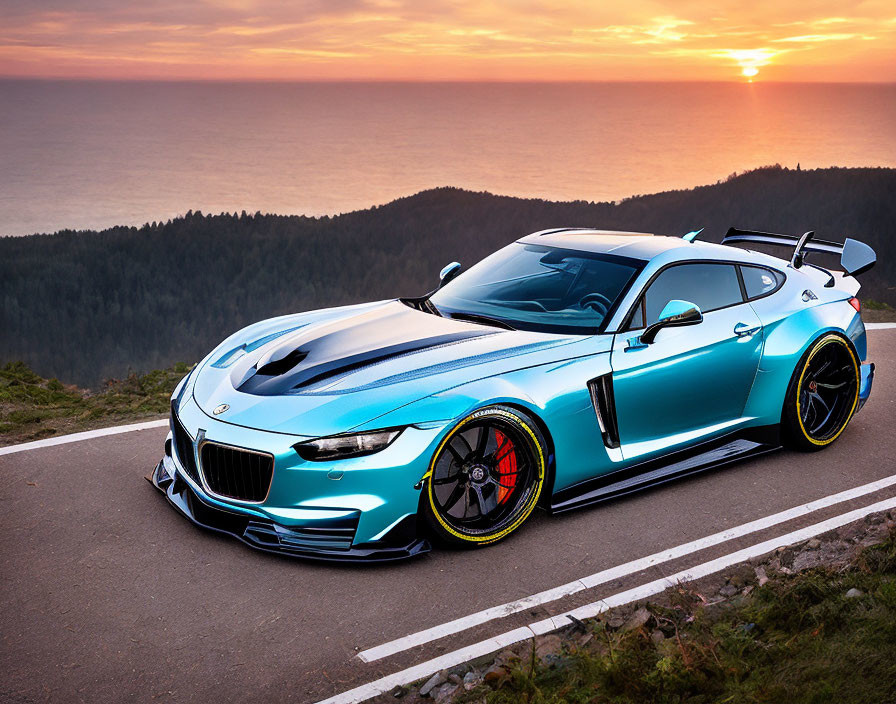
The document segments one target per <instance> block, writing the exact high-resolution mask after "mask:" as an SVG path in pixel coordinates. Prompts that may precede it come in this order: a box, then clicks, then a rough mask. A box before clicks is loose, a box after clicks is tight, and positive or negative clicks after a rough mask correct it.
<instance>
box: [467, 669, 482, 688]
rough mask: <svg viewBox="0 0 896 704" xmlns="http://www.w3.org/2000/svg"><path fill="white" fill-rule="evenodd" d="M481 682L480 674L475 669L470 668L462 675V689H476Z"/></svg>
mask: <svg viewBox="0 0 896 704" xmlns="http://www.w3.org/2000/svg"><path fill="white" fill-rule="evenodd" d="M481 684H482V675H481V674H480V673H478V672H476V670H471V671H470V672H468V673H467V674H465V675H464V689H465V690H467V691H468V692H469V691H470V690H471V689H476V687H478V686H479V685H481Z"/></svg>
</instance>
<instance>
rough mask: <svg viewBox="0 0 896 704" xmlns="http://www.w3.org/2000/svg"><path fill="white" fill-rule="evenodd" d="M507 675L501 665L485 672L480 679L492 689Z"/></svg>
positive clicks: (496, 665)
mask: <svg viewBox="0 0 896 704" xmlns="http://www.w3.org/2000/svg"><path fill="white" fill-rule="evenodd" d="M508 674H509V673H508V671H507V668H505V667H504V666H503V665H498V664H495V665H492V666H491V667H490V668H489V669H488V670H487V671H486V673H485V675H483V677H482V679H483V681H484V682H485V683H486V684H487V685H489V686H490V687H493V686H495V685H497V684H498V683H499V682H501V680H503V679H504V678H505V677H507V675H508Z"/></svg>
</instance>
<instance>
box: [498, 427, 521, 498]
mask: <svg viewBox="0 0 896 704" xmlns="http://www.w3.org/2000/svg"><path fill="white" fill-rule="evenodd" d="M505 441H506V444H505ZM495 442H496V443H498V447H499V448H501V455H500V457H501V459H500V460H498V474H500V475H501V476H500V478H499V479H498V503H499V504H503V503H504V502H505V501H506V500H507V497H508V496H510V492H512V491H513V487H515V486H516V478H517V476H518V475H517V473H516V451H515V450H514V449H513V442H512V441H511V440H510V438H508V437H507V436H506V435H504V433H502V432H501V431H500V430H497V429H496V430H495ZM502 446H503V447H502Z"/></svg>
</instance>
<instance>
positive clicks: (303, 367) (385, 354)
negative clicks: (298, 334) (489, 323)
mask: <svg viewBox="0 0 896 704" xmlns="http://www.w3.org/2000/svg"><path fill="white" fill-rule="evenodd" d="M495 334H498V333H497V332H493V331H485V330H483V331H479V330H465V331H458V332H452V333H446V334H442V335H434V336H431V337H426V338H422V339H417V340H408V341H405V342H401V343H398V344H394V345H387V346H384V347H379V348H376V349H371V350H367V351H364V352H360V353H358V354H353V355H350V356H347V357H341V358H339V359H334V360H330V361H327V362H322V363H319V364H303V362H304V361H305V359H306V357H309V356H310V357H313V356H314V355H313V352H314V347H315V342H316V341H310V342H307V343H305V344H304V345H302V346H301V347H299V348H297V349H295V350H293V351H291V352H290V353H289V354H288V355H287V356H286V357H284V358H283V359H282V360H280V361H278V362H273V363H269V364H266V365H264V366H262V367H261V368H260V369H258V370H257V371H256V372H255V373H254V374H252V375H251V376H249V377H248V378H246V379H245V380H244V381H243V382H242V383H241V384H240V385H239V386H238V387H237V390H238V391H241V392H243V393H248V394H254V395H257V396H278V395H282V394H287V393H290V392H295V391H297V390H300V389H302V388H303V387H305V386H310V385H313V384H320V383H321V382H323V381H326V380H328V379H334V378H337V377H339V376H341V375H343V374H347V373H350V372H353V371H357V370H358V369H361V368H363V367H367V366H370V365H374V364H379V363H381V362H384V361H387V360H390V359H394V358H395V357H400V356H402V355H407V354H413V353H415V352H421V351H423V350H429V349H432V348H434V347H442V346H445V345H450V344H454V343H458V342H463V341H465V340H470V339H474V338H478V337H487V336H489V335H495Z"/></svg>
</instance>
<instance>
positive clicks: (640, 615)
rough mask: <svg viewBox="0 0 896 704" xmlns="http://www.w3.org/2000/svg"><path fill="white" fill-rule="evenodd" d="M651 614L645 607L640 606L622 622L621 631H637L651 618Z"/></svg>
mask: <svg viewBox="0 0 896 704" xmlns="http://www.w3.org/2000/svg"><path fill="white" fill-rule="evenodd" d="M651 617H652V614H651V613H650V612H649V611H648V610H647V609H645V608H643V607H642V608H640V609H638V610H637V611H635V613H633V614H632V615H631V616H629V617H628V620H627V621H626V622H625V623H624V624H622V631H623V632H628V631H637V630H638V629H640V628H642V627H643V626H644V625H646V624H647V622H648V621H649V620H650V619H651Z"/></svg>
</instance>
